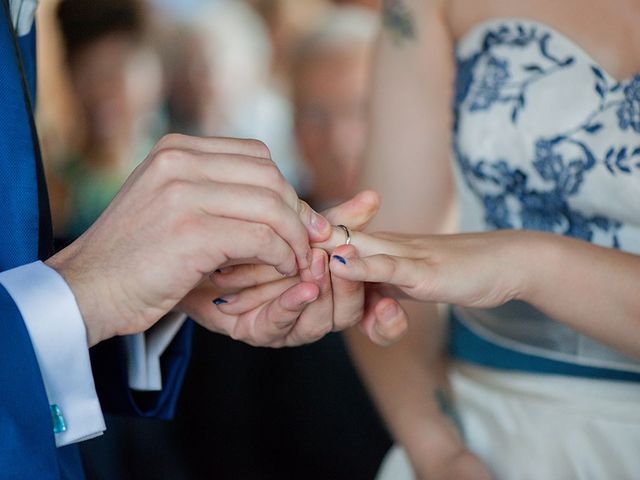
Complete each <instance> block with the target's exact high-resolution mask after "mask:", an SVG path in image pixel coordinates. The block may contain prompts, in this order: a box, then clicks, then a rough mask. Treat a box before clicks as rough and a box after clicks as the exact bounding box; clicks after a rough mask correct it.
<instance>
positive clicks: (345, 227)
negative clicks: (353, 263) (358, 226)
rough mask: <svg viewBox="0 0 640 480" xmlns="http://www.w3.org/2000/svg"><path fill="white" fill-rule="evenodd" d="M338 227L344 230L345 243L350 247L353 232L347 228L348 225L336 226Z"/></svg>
mask: <svg viewBox="0 0 640 480" xmlns="http://www.w3.org/2000/svg"><path fill="white" fill-rule="evenodd" d="M336 227H338V228H340V229H342V230H344V234H345V236H346V240H345V242H344V244H345V245H350V244H351V232H350V231H349V227H347V226H346V225H336Z"/></svg>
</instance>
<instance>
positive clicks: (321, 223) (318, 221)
mask: <svg viewBox="0 0 640 480" xmlns="http://www.w3.org/2000/svg"><path fill="white" fill-rule="evenodd" d="M311 226H312V227H313V229H314V230H315V231H316V232H317V233H319V234H322V233H325V232H326V231H327V230H328V229H329V228H330V227H331V225H330V224H329V221H328V220H327V219H326V218H324V217H323V216H322V215H320V214H319V213H316V212H313V213H312V214H311Z"/></svg>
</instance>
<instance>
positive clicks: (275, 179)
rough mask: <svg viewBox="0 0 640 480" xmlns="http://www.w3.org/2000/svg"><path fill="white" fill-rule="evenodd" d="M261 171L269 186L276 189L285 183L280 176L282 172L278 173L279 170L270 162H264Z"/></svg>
mask: <svg viewBox="0 0 640 480" xmlns="http://www.w3.org/2000/svg"><path fill="white" fill-rule="evenodd" d="M262 169H263V171H264V175H265V178H266V180H267V183H268V184H269V186H271V187H273V188H276V189H277V188H278V187H282V186H283V185H284V184H285V183H286V182H285V180H284V177H283V176H282V172H280V169H279V168H278V166H277V165H276V164H275V162H273V161H272V160H269V161H268V162H265V163H264V164H263V165H262Z"/></svg>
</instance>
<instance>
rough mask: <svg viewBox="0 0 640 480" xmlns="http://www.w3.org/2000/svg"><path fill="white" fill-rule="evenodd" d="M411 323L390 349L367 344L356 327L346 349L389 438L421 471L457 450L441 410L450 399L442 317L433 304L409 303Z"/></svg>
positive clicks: (451, 426)
mask: <svg viewBox="0 0 640 480" xmlns="http://www.w3.org/2000/svg"><path fill="white" fill-rule="evenodd" d="M405 308H407V309H408V313H409V318H410V319H411V320H410V325H409V332H410V334H409V335H407V336H406V337H405V338H404V339H403V340H401V341H400V342H399V343H398V344H396V345H394V346H393V347H389V348H383V347H378V346H375V345H372V344H371V342H369V341H368V340H367V339H366V337H364V336H363V335H362V334H361V333H360V332H359V331H357V329H352V330H350V331H348V332H347V333H346V339H347V342H348V345H349V351H350V353H351V356H352V358H353V360H354V363H355V364H356V367H357V368H358V370H359V372H360V374H361V376H362V377H363V379H364V381H365V383H366V385H367V387H368V389H369V391H370V393H371V394H372V396H373V399H374V401H375V403H376V406H377V407H378V410H379V411H380V412H381V414H382V416H383V418H384V420H385V422H386V424H387V426H388V427H389V430H390V431H391V433H392V435H393V437H394V438H395V439H396V441H398V442H399V443H400V444H402V445H403V446H404V447H405V449H406V450H407V452H408V454H409V456H410V457H411V458H412V462H413V464H414V465H415V466H416V468H418V469H420V468H421V467H422V465H423V464H424V463H425V455H427V452H429V455H428V457H430V459H431V460H432V461H433V462H437V461H438V459H439V458H443V457H446V456H449V455H453V453H454V452H457V451H459V450H460V449H461V448H462V443H461V441H460V438H459V436H458V433H457V432H456V431H455V427H454V421H453V420H452V419H450V418H448V417H446V416H445V415H444V414H443V412H442V407H443V405H442V402H443V399H444V398H448V397H449V392H448V382H447V377H446V364H445V361H446V359H445V358H444V355H443V338H444V335H443V330H444V321H443V320H441V319H439V317H438V312H437V309H436V308H435V306H434V305H420V304H415V303H414V304H408V305H405Z"/></svg>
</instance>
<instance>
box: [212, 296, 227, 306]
mask: <svg viewBox="0 0 640 480" xmlns="http://www.w3.org/2000/svg"><path fill="white" fill-rule="evenodd" d="M225 303H229V302H227V301H226V300H225V299H224V298H221V297H218V298H216V299H214V300H213V304H214V305H223V304H225Z"/></svg>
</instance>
